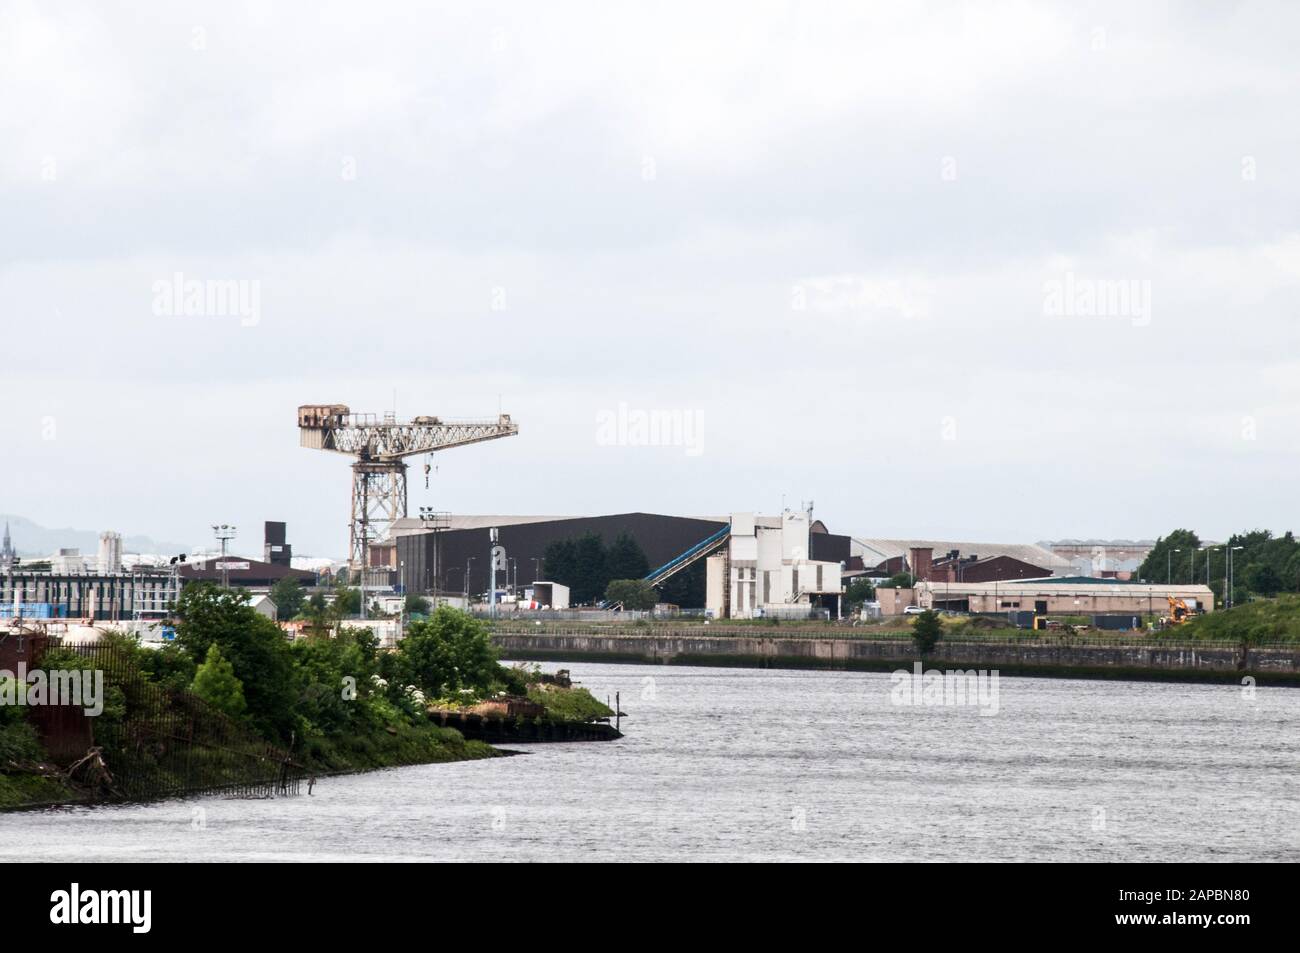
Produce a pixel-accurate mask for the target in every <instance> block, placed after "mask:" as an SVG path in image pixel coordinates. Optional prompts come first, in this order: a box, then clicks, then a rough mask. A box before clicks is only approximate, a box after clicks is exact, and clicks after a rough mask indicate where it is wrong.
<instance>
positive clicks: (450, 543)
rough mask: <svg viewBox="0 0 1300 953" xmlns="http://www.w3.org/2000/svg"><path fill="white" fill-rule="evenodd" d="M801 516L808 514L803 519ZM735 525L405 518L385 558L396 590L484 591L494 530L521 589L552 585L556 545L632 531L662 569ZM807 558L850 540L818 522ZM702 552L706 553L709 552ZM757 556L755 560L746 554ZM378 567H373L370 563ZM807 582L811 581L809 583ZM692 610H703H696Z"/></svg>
mask: <svg viewBox="0 0 1300 953" xmlns="http://www.w3.org/2000/svg"><path fill="white" fill-rule="evenodd" d="M800 515H803V514H800ZM728 525H730V519H729V518H727V517H721V518H717V517H703V518H699V517H687V516H666V515H662V514H657V513H620V514H615V515H609V516H455V515H453V516H448V517H446V518H445V519H443V520H440V521H437V522H433V521H422V520H419V519H409V518H408V519H400V520H397V521H396V522H395V523H394V525H393V538H394V543H395V545H394V546H393V547H392V552H391V555H388V556H387V557H386V559H387V561H388V564H389V566H390V571H391V572H392V573H393V575H394V577H395V582H396V584H397V585H399V586H401V587H403V588H404V589H405V591H410V592H433V591H435V590H436V591H437V592H440V593H461V592H468V593H469V594H470V595H471V596H474V595H477V594H479V593H483V592H486V591H487V590H488V587H489V585H490V583H489V582H488V570H489V565H488V552H489V549H490V546H491V542H490V540H489V531H490V530H491V529H496V530H497V534H498V537H497V538H498V543H499V544H500V545H501V546H502V547H504V548H505V550H506V554H507V559H508V561H509V562H508V565H509V572H510V581H509V582H507V581H506V580H505V579H504V578H503V575H502V574H501V573H498V575H497V584H498V586H499V587H513V588H516V589H522V588H524V587H525V586H528V585H531V584H532V583H533V582H534V581H541V580H547V581H557V582H564V580H549V578H548V576H547V574H546V569H545V566H544V565H543V560H544V557H545V554H546V549H547V547H548V546H550V545H551V543H554V542H560V541H563V540H571V539H576V538H578V537H580V536H583V535H585V534H587V533H594V534H596V535H597V536H599V537H600V538H601V539H602V540H603V541H604V542H605V543H606V544H607V545H608V544H609V543H612V542H613V541H614V540H615V539H616V538H617V537H619V536H621V535H623V534H627V535H628V536H631V537H632V538H633V539H634V540H636V541H637V543H638V544H639V545H640V547H641V549H642V550H643V551H644V552H645V555H646V559H647V561H648V562H649V564H650V566H651V567H657V566H658V567H662V566H665V565H666V564H668V563H671V562H673V561H674V560H676V559H677V558H678V557H680V556H682V555H683V554H685V553H687V552H688V551H690V550H692V549H693V548H694V547H696V546H698V545H699V544H701V543H702V542H704V541H705V540H708V539H710V538H711V537H714V536H717V535H718V534H719V533H720V532H721V531H723V530H725V529H726V528H727V526H728ZM805 537H806V540H807V541H806V543H805V547H806V548H805V553H804V558H805V559H812V560H819V561H824V562H828V563H834V564H835V566H836V574H837V575H836V578H835V580H834V583H835V585H836V587H838V583H839V579H838V569H839V566H840V564H841V563H843V562H845V561H847V559H848V556H849V537H847V536H837V535H834V534H832V533H829V532H827V531H826V527H825V526H824V525H823V524H822V523H821V521H819V520H814V521H812V522H811V524H809V525H808V526H807V527H806V529H805ZM703 555H707V552H706V553H704V554H703ZM746 558H752V557H746ZM372 565H373V562H372ZM805 581H807V580H806V579H805ZM689 608H702V606H691V607H689Z"/></svg>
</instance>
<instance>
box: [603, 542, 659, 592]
mask: <svg viewBox="0 0 1300 953" xmlns="http://www.w3.org/2000/svg"><path fill="white" fill-rule="evenodd" d="M649 571H650V561H649V560H648V559H646V555H645V550H643V549H642V548H641V544H640V543H638V542H637V541H636V540H635V539H633V538H632V536H631V535H629V534H628V533H620V534H619V535H618V537H617V538H616V539H615V540H614V542H613V543H611V544H610V547H609V551H608V552H607V553H606V554H605V572H606V573H607V574H608V575H609V578H610V580H611V581H612V580H615V579H643V578H644V577H645V575H646V573H648V572H649Z"/></svg>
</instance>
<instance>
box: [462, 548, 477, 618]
mask: <svg viewBox="0 0 1300 953" xmlns="http://www.w3.org/2000/svg"><path fill="white" fill-rule="evenodd" d="M477 558H478V557H477V556H471V557H469V559H467V560H465V610H466V611H467V612H468V611H469V564H470V563H472V562H473V561H474V560H475V559H477Z"/></svg>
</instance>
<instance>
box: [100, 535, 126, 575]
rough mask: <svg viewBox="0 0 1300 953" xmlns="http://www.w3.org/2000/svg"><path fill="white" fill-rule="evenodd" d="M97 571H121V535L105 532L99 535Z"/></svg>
mask: <svg viewBox="0 0 1300 953" xmlns="http://www.w3.org/2000/svg"><path fill="white" fill-rule="evenodd" d="M99 571H100V572H121V571H122V534H121V533H114V532H113V531H112V530H106V531H104V532H102V533H100V534H99Z"/></svg>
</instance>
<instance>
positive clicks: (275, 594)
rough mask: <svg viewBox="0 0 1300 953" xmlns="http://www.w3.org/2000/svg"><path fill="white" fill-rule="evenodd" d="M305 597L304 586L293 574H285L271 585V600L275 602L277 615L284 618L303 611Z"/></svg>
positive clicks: (290, 617) (289, 617)
mask: <svg viewBox="0 0 1300 953" xmlns="http://www.w3.org/2000/svg"><path fill="white" fill-rule="evenodd" d="M304 599H305V597H304V596H303V592H302V586H300V585H299V584H298V580H297V579H294V578H293V577H292V576H285V577H284V578H283V579H281V580H280V581H279V582H277V583H276V584H275V585H274V586H272V587H271V601H272V602H274V603H275V609H276V617H277V618H279V619H282V620H287V619H292V618H293V617H294V616H296V615H297V614H298V613H299V612H301V611H302V605H303V601H304Z"/></svg>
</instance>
